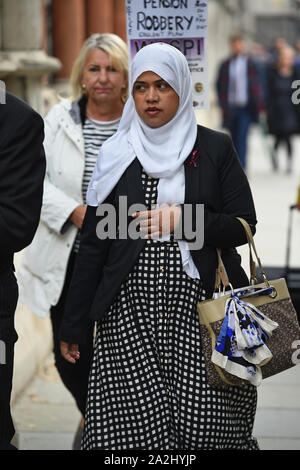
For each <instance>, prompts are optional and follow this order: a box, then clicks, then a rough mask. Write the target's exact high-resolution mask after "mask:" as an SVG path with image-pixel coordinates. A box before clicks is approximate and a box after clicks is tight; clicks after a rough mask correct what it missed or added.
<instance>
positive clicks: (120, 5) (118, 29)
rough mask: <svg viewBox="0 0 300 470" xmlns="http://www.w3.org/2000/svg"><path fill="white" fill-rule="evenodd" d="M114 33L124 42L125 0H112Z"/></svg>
mask: <svg viewBox="0 0 300 470" xmlns="http://www.w3.org/2000/svg"><path fill="white" fill-rule="evenodd" d="M114 32H115V33H116V34H117V35H118V36H120V37H121V38H122V39H123V40H124V41H125V42H126V36H127V34H126V5H125V0H114Z"/></svg>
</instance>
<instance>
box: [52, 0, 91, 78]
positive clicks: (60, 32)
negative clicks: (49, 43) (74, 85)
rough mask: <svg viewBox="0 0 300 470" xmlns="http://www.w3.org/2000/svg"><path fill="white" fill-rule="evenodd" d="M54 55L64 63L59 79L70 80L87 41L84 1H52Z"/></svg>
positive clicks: (58, 75)
mask: <svg viewBox="0 0 300 470" xmlns="http://www.w3.org/2000/svg"><path fill="white" fill-rule="evenodd" d="M52 14H53V54H54V56H55V57H57V58H58V59H59V60H60V61H61V62H62V68H61V70H60V71H59V73H58V74H57V78H60V79H68V78H69V76H70V73H71V70H72V66H73V63H74V61H75V59H76V57H77V55H78V53H79V51H80V49H81V47H82V44H83V42H84V40H85V37H86V33H85V2H84V0H52Z"/></svg>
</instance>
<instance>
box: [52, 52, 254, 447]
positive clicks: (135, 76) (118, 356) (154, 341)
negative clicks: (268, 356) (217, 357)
mask: <svg viewBox="0 0 300 470" xmlns="http://www.w3.org/2000/svg"><path fill="white" fill-rule="evenodd" d="M130 91H131V96H130V98H129V99H128V101H127V103H126V105H125V108H124V112H123V115H122V119H121V122H120V125H119V129H118V132H117V133H116V134H115V135H114V136H113V137H111V138H110V139H108V140H107V141H106V142H105V144H103V146H102V149H101V151H100V154H99V158H98V161H97V165H96V168H95V170H94V174H93V177H92V180H91V182H90V185H89V190H88V209H87V212H86V216H85V220H84V224H83V231H82V240H81V245H80V251H79V253H78V260H77V265H76V268H75V273H74V276H73V279H72V284H71V288H70V294H69V297H68V301H67V307H66V312H65V316H64V320H63V325H62V329H61V340H62V341H61V351H62V354H63V356H64V357H65V358H66V359H67V360H68V361H69V362H73V363H75V362H76V361H78V360H80V344H83V343H84V342H85V337H86V331H87V324H88V319H89V318H93V319H94V320H95V321H97V336H96V341H95V349H94V359H93V365H92V369H91V373H90V379H89V392H88V403H87V408H86V423H85V430H84V435H83V440H82V449H110V450H127V449H159V450H169V449H186V450H188V449H189V450H196V449H257V443H256V440H255V439H254V438H253V437H252V427H253V422H254V416H255V410H256V389H255V388H254V387H253V386H251V385H249V386H245V387H243V388H239V389H237V388H235V387H233V388H228V389H226V390H225V389H224V390H217V389H212V388H211V387H210V386H209V385H208V384H207V383H206V373H205V365H204V359H203V356H202V353H201V338H200V327H199V322H198V319H197V311H196V305H197V302H198V301H200V300H203V299H205V298H209V297H211V295H212V292H213V289H214V278H215V269H216V265H217V257H216V247H219V248H222V258H223V261H224V264H225V267H226V269H227V272H228V275H229V278H230V280H231V282H232V284H233V285H234V286H237V287H240V286H242V285H247V284H248V279H247V276H246V275H245V273H244V271H243V270H242V268H241V266H240V257H239V255H238V254H237V252H236V250H235V247H236V246H239V245H242V244H244V243H246V241H247V240H246V237H245V234H244V230H243V227H242V225H241V224H240V223H239V222H238V221H237V219H236V217H238V216H239V217H242V218H244V219H246V220H247V222H248V223H249V224H250V225H251V226H252V227H253V231H254V226H255V224H256V216H255V209H254V205H253V200H252V196H251V191H250V188H249V184H248V181H247V178H246V176H245V174H244V172H243V170H242V168H241V166H240V164H239V161H238V158H237V155H236V153H235V151H234V149H233V146H232V142H231V140H230V138H229V137H228V136H227V135H225V134H222V133H219V132H215V131H212V130H210V129H207V128H204V127H202V126H197V123H196V119H195V114H194V111H193V107H192V83H191V76H190V72H189V68H188V64H187V61H186V59H185V57H184V56H183V55H182V54H181V53H180V52H179V51H178V50H177V49H176V48H174V47H172V46H170V45H167V44H162V43H158V44H151V45H149V46H146V47H144V48H143V49H141V50H140V51H139V52H138V54H137V55H136V56H135V58H134V60H133V63H132V67H131V84H130ZM199 204H204V224H203V222H202V219H201V220H200V222H202V223H201V225H199V212H198V210H197V208H198V206H199ZM98 206H99V208H97V207H98ZM189 209H191V210H190V211H189ZM113 215H115V216H116V217H113ZM188 216H190V217H188ZM124 223H125V228H126V230H125V231H124ZM134 224H135V225H134ZM136 226H138V227H139V230H140V231H139V232H137V231H136V230H134V229H133V227H136ZM127 228H128V231H127ZM201 230H202V231H203V232H204V245H203V247H202V244H200V245H199V234H200V232H201ZM125 232H126V233H125ZM180 233H181V235H180V236H178V234H180ZM200 238H201V237H200ZM188 241H189V242H190V243H187V242H188Z"/></svg>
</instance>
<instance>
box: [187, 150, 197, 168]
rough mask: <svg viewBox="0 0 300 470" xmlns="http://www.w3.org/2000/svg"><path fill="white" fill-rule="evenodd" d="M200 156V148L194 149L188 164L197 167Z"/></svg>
mask: <svg viewBox="0 0 300 470" xmlns="http://www.w3.org/2000/svg"><path fill="white" fill-rule="evenodd" d="M198 158H199V154H198V150H194V151H193V153H192V155H191V157H190V159H189V161H188V166H193V167H194V168H197V166H198V163H197V160H198Z"/></svg>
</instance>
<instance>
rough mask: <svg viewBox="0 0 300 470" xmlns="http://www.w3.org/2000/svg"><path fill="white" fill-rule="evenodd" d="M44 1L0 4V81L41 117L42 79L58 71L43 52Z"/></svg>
mask: <svg viewBox="0 0 300 470" xmlns="http://www.w3.org/2000/svg"><path fill="white" fill-rule="evenodd" d="M43 1H44V0H26V1H20V0H1V7H2V12H1V13H2V14H1V17H0V22H1V23H2V24H1V26H2V44H1V50H0V79H2V80H3V81H4V82H5V85H6V89H7V90H8V91H11V92H12V93H14V94H15V95H17V96H19V97H20V98H22V99H23V100H25V101H27V102H28V103H29V104H30V105H31V106H32V107H33V108H35V109H36V110H37V111H38V112H40V113H41V114H43V113H44V106H43V84H42V78H43V77H44V76H45V75H47V74H49V73H53V72H56V71H57V70H58V69H59V68H60V63H59V61H58V60H57V59H54V58H53V57H49V56H48V55H47V54H46V52H45V50H43V45H44V44H43V37H44V30H43V28H44V24H43V7H44V3H43Z"/></svg>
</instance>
